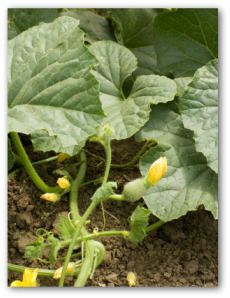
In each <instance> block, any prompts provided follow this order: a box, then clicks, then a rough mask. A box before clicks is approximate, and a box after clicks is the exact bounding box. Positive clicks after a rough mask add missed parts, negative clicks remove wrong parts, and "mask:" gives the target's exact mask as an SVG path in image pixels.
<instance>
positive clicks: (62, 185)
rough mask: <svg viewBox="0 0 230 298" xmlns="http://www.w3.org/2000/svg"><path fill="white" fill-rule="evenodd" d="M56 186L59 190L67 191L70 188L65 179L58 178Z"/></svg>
mask: <svg viewBox="0 0 230 298" xmlns="http://www.w3.org/2000/svg"><path fill="white" fill-rule="evenodd" d="M57 184H58V186H59V187H60V188H61V189H67V188H69V187H70V183H69V180H68V179H67V178H65V177H62V178H58V180H57Z"/></svg>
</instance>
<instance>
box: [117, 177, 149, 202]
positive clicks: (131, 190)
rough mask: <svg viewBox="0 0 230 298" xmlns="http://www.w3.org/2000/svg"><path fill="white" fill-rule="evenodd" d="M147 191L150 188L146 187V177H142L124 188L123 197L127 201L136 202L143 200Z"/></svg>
mask: <svg viewBox="0 0 230 298" xmlns="http://www.w3.org/2000/svg"><path fill="white" fill-rule="evenodd" d="M147 189H148V186H147V185H146V181H145V177H141V178H138V179H135V180H133V181H131V182H128V183H127V184H126V185H125V186H124V190H123V193H122V195H123V196H124V199H125V200H126V201H129V202H136V201H138V200H140V199H141V198H142V196H143V195H144V194H145V192H146V190H147Z"/></svg>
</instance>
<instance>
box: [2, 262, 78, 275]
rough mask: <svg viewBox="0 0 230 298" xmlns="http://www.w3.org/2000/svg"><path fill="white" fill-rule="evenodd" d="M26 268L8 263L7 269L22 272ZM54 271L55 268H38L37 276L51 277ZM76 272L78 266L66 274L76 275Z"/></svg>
mask: <svg viewBox="0 0 230 298" xmlns="http://www.w3.org/2000/svg"><path fill="white" fill-rule="evenodd" d="M26 268H28V267H25V266H21V265H15V264H12V263H8V270H9V271H12V272H19V273H23V272H24V270H25V269H26ZM55 271H56V270H50V269H42V268H39V271H38V276H39V277H53V275H54V272H55ZM78 273H79V268H77V269H76V270H75V271H74V272H73V273H67V276H76V275H78Z"/></svg>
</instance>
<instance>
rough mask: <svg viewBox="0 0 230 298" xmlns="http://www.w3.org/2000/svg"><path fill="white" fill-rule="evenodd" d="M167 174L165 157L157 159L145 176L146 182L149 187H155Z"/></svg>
mask: <svg viewBox="0 0 230 298" xmlns="http://www.w3.org/2000/svg"><path fill="white" fill-rule="evenodd" d="M166 172H167V159H166V157H160V158H158V159H157V160H156V161H155V162H154V163H153V164H152V165H151V167H150V169H149V171H148V174H147V177H146V179H147V182H148V184H149V185H151V186H153V185H155V184H156V183H157V182H158V181H159V180H160V179H161V178H162V177H163V176H164V175H165V174H166Z"/></svg>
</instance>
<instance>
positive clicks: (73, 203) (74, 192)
mask: <svg viewBox="0 0 230 298" xmlns="http://www.w3.org/2000/svg"><path fill="white" fill-rule="evenodd" d="M80 162H81V165H80V168H79V170H78V174H77V177H76V178H75V179H74V180H73V182H72V185H71V190H70V196H69V206H70V212H71V214H72V216H73V220H74V221H76V220H79V217H80V214H79V209H78V190H79V188H80V185H81V184H82V182H83V180H84V178H85V173H86V168H87V165H86V156H85V152H84V151H81V153H80Z"/></svg>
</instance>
